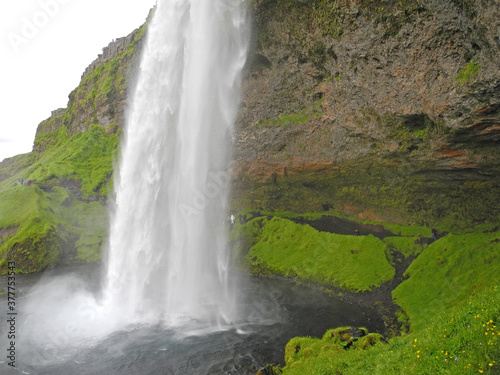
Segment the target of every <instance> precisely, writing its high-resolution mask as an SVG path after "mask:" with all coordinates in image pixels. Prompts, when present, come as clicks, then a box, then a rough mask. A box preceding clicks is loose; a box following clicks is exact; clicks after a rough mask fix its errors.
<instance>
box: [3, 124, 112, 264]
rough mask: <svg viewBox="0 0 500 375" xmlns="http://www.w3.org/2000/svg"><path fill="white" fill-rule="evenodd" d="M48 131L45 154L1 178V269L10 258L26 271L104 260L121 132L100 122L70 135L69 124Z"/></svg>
mask: <svg viewBox="0 0 500 375" xmlns="http://www.w3.org/2000/svg"><path fill="white" fill-rule="evenodd" d="M48 135H52V137H53V140H52V145H51V146H50V147H48V148H47V149H46V151H45V152H44V153H42V154H41V156H40V158H39V159H38V160H36V161H35V162H32V163H31V164H30V165H28V166H27V167H25V168H24V169H20V170H18V171H15V173H13V174H11V176H10V177H9V178H7V179H6V180H4V181H3V182H2V183H0V228H2V231H0V241H1V244H0V255H1V257H2V260H1V261H0V265H2V271H4V270H5V269H4V265H5V263H6V262H7V260H8V261H15V262H16V265H17V267H18V269H19V270H20V271H21V272H34V271H40V270H42V269H44V268H46V267H48V266H51V265H54V264H57V263H60V262H69V261H98V260H100V256H101V251H102V246H103V244H104V243H105V238H106V233H107V229H108V214H107V208H106V206H105V202H106V197H107V196H108V194H109V193H110V191H111V189H112V172H113V164H114V161H115V160H116V156H117V140H118V135H117V134H116V133H113V134H107V133H106V132H105V130H104V129H103V128H102V127H100V126H97V125H96V126H93V127H92V129H91V130H90V131H88V132H85V133H78V134H75V135H73V136H71V137H69V136H68V135H67V134H66V132H65V128H61V129H60V130H59V131H57V132H55V134H48ZM48 135H46V136H48ZM22 180H26V181H27V180H30V181H31V183H30V185H27V184H25V185H22V184H20V183H19V181H22Z"/></svg>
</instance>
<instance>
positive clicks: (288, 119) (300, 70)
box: [235, 0, 500, 220]
mask: <svg viewBox="0 0 500 375" xmlns="http://www.w3.org/2000/svg"><path fill="white" fill-rule="evenodd" d="M253 9H254V13H255V28H254V29H255V36H254V39H255V43H254V45H255V48H254V50H253V55H252V60H251V61H252V65H251V66H252V69H251V70H250V71H249V74H248V77H247V79H246V81H245V83H244V95H243V106H242V109H241V113H240V117H239V121H238V132H237V134H238V135H237V143H236V149H235V164H236V167H235V171H236V173H235V175H236V181H237V186H239V187H240V188H241V190H239V189H238V188H237V189H236V192H235V196H236V197H241V198H242V199H243V202H242V206H244V205H245V204H246V203H245V202H246V201H244V198H246V197H248V194H247V193H248V191H249V190H252V193H250V195H251V196H252V198H253V201H254V202H258V203H257V204H260V205H261V206H262V207H263V208H264V206H266V205H267V206H268V205H269V204H271V205H274V206H276V208H280V209H281V208H284V207H283V206H288V207H295V208H296V209H298V210H311V209H315V210H318V209H320V208H321V205H320V203H322V205H323V206H326V207H330V206H332V205H333V206H336V207H337V208H338V209H340V210H343V211H345V212H347V213H351V214H352V213H356V214H361V211H362V209H361V208H360V209H359V210H357V209H354V211H353V210H352V206H353V205H352V203H353V202H352V201H351V202H349V197H348V196H345V197H342V196H340V195H339V194H337V193H332V192H328V191H327V190H328V186H323V187H320V186H319V185H320V181H324V178H325V176H326V175H328V174H330V175H332V173H335V172H336V171H338V170H344V171H345V172H344V174H350V175H352V178H349V179H348V181H347V183H346V184H341V183H340V184H339V182H337V183H336V184H334V186H335V188H336V189H340V190H342V189H344V188H346V187H349V186H350V187H352V186H353V185H354V186H355V185H359V184H362V185H365V184H366V181H370V180H373V181H372V183H373V186H374V187H378V188H384V187H385V188H387V189H388V190H389V191H390V190H392V189H396V190H397V188H399V187H400V184H394V183H392V182H391V181H390V180H391V179H401V180H411V181H415V180H416V179H418V180H419V182H422V183H425V184H426V186H425V187H423V188H424V190H426V193H427V194H429V195H432V196H434V198H435V199H438V196H437V195H436V193H435V192H433V191H429V189H428V188H429V187H430V185H431V184H432V185H434V187H433V189H432V190H435V189H439V188H441V189H449V188H452V189H456V188H457V185H456V184H457V183H458V184H459V185H463V184H467V183H468V184H471V183H472V181H476V182H477V184H486V185H488V186H489V187H490V188H492V187H493V186H495V189H498V179H497V178H496V176H495V175H496V171H497V166H498V161H499V157H500V148H499V147H498V146H499V143H498V142H499V140H500V112H499V110H500V90H499V89H500V63H499V61H500V60H499V59H498V57H499V56H500V39H499V38H500V21H499V18H498V15H499V12H500V6H499V4H498V3H496V2H494V1H489V0H477V1H473V0H470V1H469V0H464V1H461V0H455V1H449V2H443V1H438V0H425V1H420V0H403V1H399V2H396V1H382V0H374V1H356V0H350V1H324V0H313V1H308V2H305V1H298V0H297V1H291V0H290V1H275V0H261V1H256V2H254V3H253ZM377 169H378V170H379V173H378V174H377V173H376V171H375V170H377ZM294 174H295V175H302V176H303V178H306V179H307V180H308V181H307V182H306V184H305V186H302V190H307V189H308V187H307V186H309V190H310V191H309V193H307V194H306V195H309V196H314V195H316V196H318V195H319V196H323V202H320V201H318V200H316V201H315V200H314V199H311V201H310V202H308V203H307V204H302V203H303V202H304V201H303V200H302V202H301V203H297V202H295V203H294V202H293V196H292V197H288V198H287V197H286V192H289V191H294V186H292V185H293V183H292V182H291V176H292V175H294ZM374 175H378V177H382V179H385V182H384V183H380V182H377V181H375V180H374ZM422 176H427V177H428V178H427V179H426V181H422ZM338 177H339V178H343V177H342V176H338ZM417 177H418V178H417ZM313 180H314V181H313ZM249 181H251V183H250V182H249ZM257 181H260V182H261V184H259V183H257ZM266 181H267V182H269V181H270V183H269V184H268V185H269V186H267V187H265V183H266ZM446 181H450V182H451V181H453V182H452V185H451V186H449V184H448V183H446ZM302 182H303V181H302ZM273 184H274V187H273V186H271V185H273ZM280 184H281V185H282V186H283V187H284V189H282V191H281V192H280V191H278V192H276V190H277V189H278V190H279V185H280ZM303 185H304V184H303ZM396 185H397V186H396ZM273 190H274V194H273ZM240 191H241V192H242V194H241V195H240V194H239V193H240ZM496 191H498V190H496ZM259 192H260V193H262V194H259ZM476 193H478V194H482V193H483V192H479V191H478V192H476ZM364 194H365V195H367V197H368V199H369V200H372V203H373V201H374V200H379V198H378V197H374V194H373V193H369V192H367V191H365V192H364ZM293 195H295V196H301V195H302V194H299V193H298V192H297V191H295V193H294V194H293ZM351 195H352V194H351ZM474 195H476V194H474ZM269 197H271V198H272V199H269ZM352 198H353V197H351V200H352ZM490 198H491V197H488V198H487V199H490ZM407 199H410V200H411V199H416V197H415V196H411V197H410V196H408V197H407ZM457 199H459V200H460V199H462V200H463V199H464V197H461V198H458V197H457ZM271 200H272V201H273V202H271ZM280 200H282V201H283V205H280V204H279V203H277V202H279V201H280ZM357 200H358V201H359V199H357ZM361 200H363V199H361ZM341 201H344V202H341ZM357 203H362V204H361V205H362V206H365V208H370V206H371V208H373V204H371V203H369V202H368V200H364V202H357ZM449 203H450V202H449V201H447V204H449ZM427 204H430V202H427ZM453 204H458V202H453ZM383 205H384V206H387V202H385V203H384V204H383ZM349 207H351V209H349ZM407 208H408V207H404V205H400V206H399V210H401V211H407ZM483 208H484V209H485V210H487V207H483ZM448 209H449V208H448ZM413 210H414V211H419V212H420V213H421V214H426V213H423V212H422V211H424V210H425V207H424V206H421V207H414V208H413ZM358 211H359V212H358ZM402 213H403V212H402ZM429 214H430V213H429ZM436 214H437V216H441V214H439V213H437V212H435V213H433V214H432V215H429V216H434V218H435V216H436ZM490 214H491V215H489V216H488V215H487V216H488V217H492V216H496V215H498V211H497V210H496V211H494V212H490ZM372 216H373V215H372ZM375 216H376V215H375ZM382 216H383V217H385V218H388V216H387V215H382ZM403 216H407V215H406V212H405V213H403ZM479 216H481V215H478V216H477V217H476V219H478V220H480V219H481V218H480V217H479Z"/></svg>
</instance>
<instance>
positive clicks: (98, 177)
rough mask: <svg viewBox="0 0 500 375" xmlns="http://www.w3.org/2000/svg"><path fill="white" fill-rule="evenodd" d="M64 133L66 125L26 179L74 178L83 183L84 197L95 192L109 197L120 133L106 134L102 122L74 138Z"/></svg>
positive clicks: (30, 169)
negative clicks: (100, 124)
mask: <svg viewBox="0 0 500 375" xmlns="http://www.w3.org/2000/svg"><path fill="white" fill-rule="evenodd" d="M65 134H66V133H65V128H61V130H59V131H58V132H57V136H54V139H57V142H56V143H55V145H54V146H52V147H49V148H48V149H47V150H46V151H45V152H44V153H43V155H42V156H41V157H40V159H39V160H38V161H37V162H36V163H35V164H33V165H32V166H31V167H30V168H28V169H27V170H26V171H25V174H27V178H29V179H31V180H36V181H37V182H38V183H40V182H43V181H47V180H51V179H61V178H65V179H73V180H77V181H79V182H80V183H81V184H82V192H83V194H84V196H85V197H89V196H90V195H92V194H100V195H103V196H106V195H107V194H108V193H109V192H110V191H111V190H112V178H111V177H112V173H113V163H114V162H115V160H116V158H117V150H118V137H119V136H118V135H117V134H107V133H106V131H105V129H104V128H102V127H101V126H99V125H94V126H92V127H91V129H90V130H89V131H87V132H84V133H77V134H75V135H73V136H71V137H68V136H67V135H65ZM44 135H45V136H48V135H50V134H49V133H46V134H44Z"/></svg>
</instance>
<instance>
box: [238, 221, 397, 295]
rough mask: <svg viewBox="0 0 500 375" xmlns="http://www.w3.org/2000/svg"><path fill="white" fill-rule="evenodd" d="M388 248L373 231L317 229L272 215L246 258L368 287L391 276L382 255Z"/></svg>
mask: <svg viewBox="0 0 500 375" xmlns="http://www.w3.org/2000/svg"><path fill="white" fill-rule="evenodd" d="M254 238H255V236H254ZM386 249H387V246H386V245H385V244H384V243H383V242H382V241H380V240H379V239H378V238H376V237H373V236H371V235H370V236H359V237H358V236H345V235H338V234H331V233H325V232H319V231H317V230H315V229H313V228H311V227H310V226H308V225H300V224H295V223H293V222H291V221H289V220H286V219H281V218H276V217H275V218H273V219H272V220H270V221H268V222H266V223H265V224H264V226H263V227H262V232H261V233H260V236H259V237H258V242H256V243H255V244H254V245H253V246H252V247H251V249H250V251H249V252H248V254H247V256H246V259H247V261H248V262H250V264H251V265H252V267H253V268H254V269H256V270H265V271H266V272H269V271H270V272H272V273H275V274H279V275H284V276H288V277H296V278H298V279H301V280H306V281H311V282H319V283H323V284H326V285H332V286H336V287H340V288H343V289H347V290H352V291H366V290H370V289H371V288H373V287H377V286H380V285H381V284H382V283H384V282H386V281H388V280H390V279H392V277H393V276H394V273H395V271H394V268H393V267H392V266H391V265H390V264H389V262H388V261H387V259H386V257H385V251H386Z"/></svg>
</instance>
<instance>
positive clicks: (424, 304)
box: [393, 232, 500, 330]
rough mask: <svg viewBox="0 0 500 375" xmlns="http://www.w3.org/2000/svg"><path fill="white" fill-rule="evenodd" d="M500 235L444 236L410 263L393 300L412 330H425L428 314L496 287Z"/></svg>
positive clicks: (499, 266)
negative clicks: (483, 289) (404, 314)
mask: <svg viewBox="0 0 500 375" xmlns="http://www.w3.org/2000/svg"><path fill="white" fill-rule="evenodd" d="M499 244H500V232H495V233H483V234H464V235H447V236H446V237H443V238H441V239H439V240H437V241H434V242H433V243H432V244H431V245H429V247H427V248H426V249H425V250H424V251H423V252H422V254H420V256H419V257H418V258H417V259H416V260H415V261H413V263H412V264H411V265H410V267H409V268H408V270H407V271H406V273H405V275H406V276H409V278H408V280H406V281H405V282H404V283H402V284H401V285H399V286H398V287H397V288H396V289H395V290H394V291H393V296H394V299H395V301H396V303H397V304H398V305H400V306H401V307H402V308H403V309H404V311H405V312H406V314H407V315H408V317H409V318H410V324H411V328H412V330H419V329H422V328H423V327H425V326H426V324H427V320H428V318H429V316H430V315H431V314H433V313H434V312H436V311H440V310H442V309H447V308H450V307H452V306H454V305H457V304H460V303H462V302H463V301H464V300H465V299H466V298H468V296H470V295H471V293H474V292H475V291H476V289H478V288H482V287H487V286H491V285H497V284H498V282H499V278H498V269H500V254H499V252H498V250H499V248H500V245H499Z"/></svg>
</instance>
